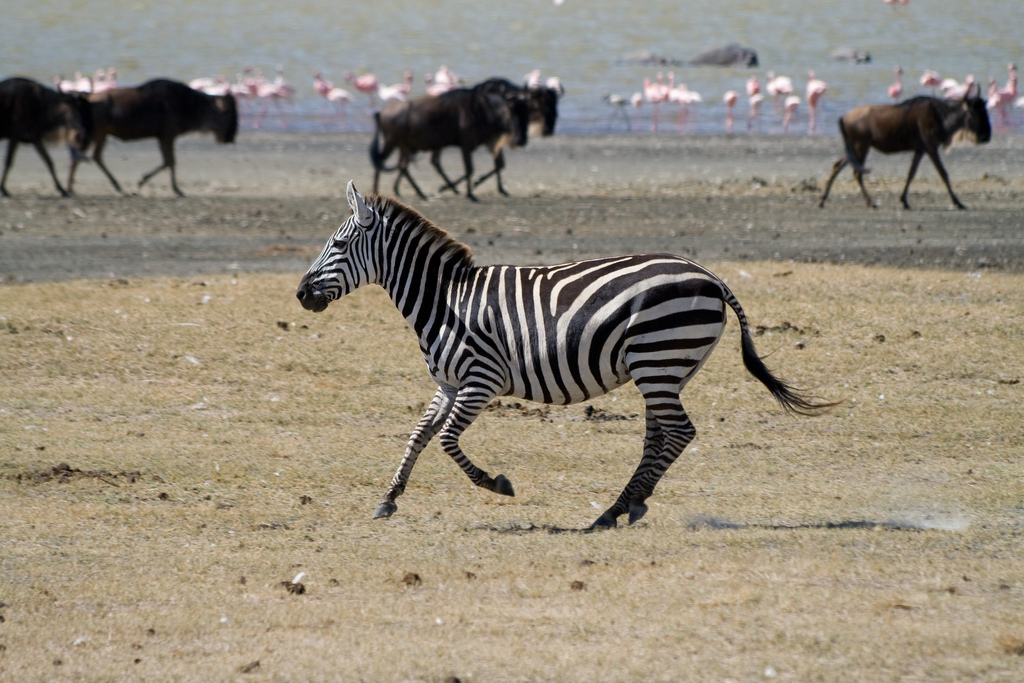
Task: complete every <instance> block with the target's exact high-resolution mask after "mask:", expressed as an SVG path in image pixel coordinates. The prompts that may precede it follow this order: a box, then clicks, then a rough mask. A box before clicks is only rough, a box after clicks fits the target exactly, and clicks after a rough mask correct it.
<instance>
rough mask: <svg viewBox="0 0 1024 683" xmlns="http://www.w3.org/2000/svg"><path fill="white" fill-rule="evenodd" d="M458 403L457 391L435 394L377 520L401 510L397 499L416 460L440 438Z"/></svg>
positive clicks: (375, 515)
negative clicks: (433, 439) (435, 437)
mask: <svg viewBox="0 0 1024 683" xmlns="http://www.w3.org/2000/svg"><path fill="white" fill-rule="evenodd" d="M454 400H455V389H454V388H453V387H438V389H437V393H436V394H434V398H433V400H432V401H431V402H430V406H429V407H428V408H427V410H426V412H425V413H423V417H421V418H420V421H419V423H417V425H416V429H414V430H413V431H412V434H411V435H410V436H409V443H408V444H407V445H406V447H405V457H403V458H402V464H401V465H399V466H398V472H396V473H395V476H394V477H393V478H392V479H391V485H390V486H388V490H387V491H386V492H385V493H384V497H383V498H381V500H380V504H379V505H378V506H377V509H376V510H375V511H374V513H373V518H374V519H380V518H381V517H390V516H391V515H392V514H394V512H395V510H397V509H398V505H397V504H396V503H395V498H398V497H399V496H400V495H402V493H403V492H404V491H405V484H406V482H408V481H409V474H410V473H411V472H412V468H413V465H415V464H416V458H418V457H419V455H420V453H422V452H423V449H424V448H426V446H427V444H428V443H429V442H430V439H432V438H433V436H434V434H437V431H438V430H439V429H440V428H441V425H443V424H444V423H445V420H447V419H448V415H449V414H450V413H451V411H452V405H453V403H454Z"/></svg>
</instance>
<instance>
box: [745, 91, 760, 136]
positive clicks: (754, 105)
mask: <svg viewBox="0 0 1024 683" xmlns="http://www.w3.org/2000/svg"><path fill="white" fill-rule="evenodd" d="M763 102H764V95H762V94H761V93H759V92H758V93H754V94H753V95H751V96H750V114H748V115H747V130H750V129H752V128H753V127H754V119H756V118H757V117H758V116H760V114H761V104H762V103H763Z"/></svg>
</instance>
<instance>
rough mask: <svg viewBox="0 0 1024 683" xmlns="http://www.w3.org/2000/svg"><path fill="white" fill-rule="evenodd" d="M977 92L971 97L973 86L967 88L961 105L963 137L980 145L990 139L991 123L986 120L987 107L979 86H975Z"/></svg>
mask: <svg viewBox="0 0 1024 683" xmlns="http://www.w3.org/2000/svg"><path fill="white" fill-rule="evenodd" d="M977 88H978V94H977V95H975V96H974V97H971V92H972V90H973V88H968V89H967V93H966V94H965V95H964V99H963V102H962V106H963V109H964V115H965V119H964V125H963V128H962V129H961V130H962V131H964V135H963V137H965V138H969V139H972V140H973V142H974V144H976V145H980V144H984V143H986V142H988V141H989V140H991V139H992V124H991V123H990V122H989V120H988V108H987V107H986V106H985V104H986V103H985V100H983V99H982V98H981V86H977Z"/></svg>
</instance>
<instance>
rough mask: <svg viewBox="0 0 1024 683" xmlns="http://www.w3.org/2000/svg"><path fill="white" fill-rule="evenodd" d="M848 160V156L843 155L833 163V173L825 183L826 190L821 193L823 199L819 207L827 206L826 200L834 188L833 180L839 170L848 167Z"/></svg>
mask: <svg viewBox="0 0 1024 683" xmlns="http://www.w3.org/2000/svg"><path fill="white" fill-rule="evenodd" d="M846 164H847V160H846V157H845V156H844V157H841V158H840V159H837V160H836V163H834V164H832V175H830V176H829V177H828V182H826V183H825V191H824V192H822V193H821V201H820V202H818V208H819V209H823V208H825V200H826V199H828V193H829V190H831V189H832V181H834V180H835V179H836V176H837V175H839V172H840V171H842V170H843V169H844V168H846Z"/></svg>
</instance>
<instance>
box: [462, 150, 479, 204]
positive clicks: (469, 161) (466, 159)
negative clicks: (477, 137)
mask: <svg viewBox="0 0 1024 683" xmlns="http://www.w3.org/2000/svg"><path fill="white" fill-rule="evenodd" d="M462 163H463V164H464V165H465V167H466V196H467V197H469V198H470V199H472V200H473V201H474V202H476V201H479V200H478V199H477V198H476V197H474V196H473V150H472V149H470V148H468V147H463V148H462Z"/></svg>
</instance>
